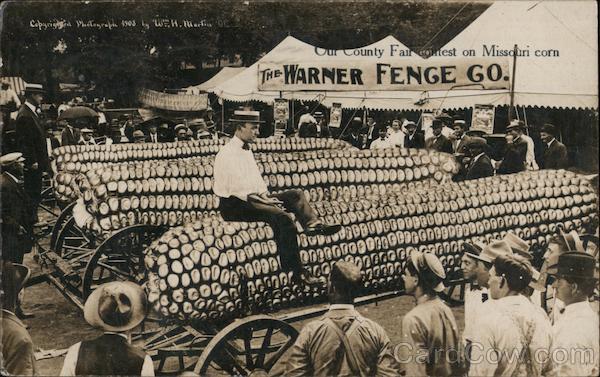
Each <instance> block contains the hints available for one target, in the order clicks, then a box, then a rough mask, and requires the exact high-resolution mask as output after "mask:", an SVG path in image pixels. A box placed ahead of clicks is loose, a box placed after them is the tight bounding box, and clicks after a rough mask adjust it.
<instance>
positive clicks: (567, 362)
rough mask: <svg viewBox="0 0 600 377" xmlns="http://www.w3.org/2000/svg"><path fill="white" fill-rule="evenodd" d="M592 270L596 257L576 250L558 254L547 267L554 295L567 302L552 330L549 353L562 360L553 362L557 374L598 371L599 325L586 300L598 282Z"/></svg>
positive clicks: (595, 374)
mask: <svg viewBox="0 0 600 377" xmlns="http://www.w3.org/2000/svg"><path fill="white" fill-rule="evenodd" d="M595 270H596V260H595V258H594V257H593V256H591V255H590V254H587V253H582V252H578V251H570V252H567V253H564V254H561V255H560V256H559V257H558V263H557V264H555V265H553V266H550V268H549V269H548V273H549V274H550V275H551V276H553V277H554V278H555V280H554V283H553V285H552V286H553V287H554V289H555V292H556V296H557V298H558V299H560V300H561V301H562V302H564V304H565V305H566V306H565V310H564V313H563V314H562V315H561V317H560V318H559V319H558V320H557V321H556V323H555V324H554V326H553V329H552V330H553V333H554V342H553V344H552V351H553V352H552V354H553V355H559V354H560V355H562V362H560V363H558V362H557V365H556V372H557V375H559V376H597V375H598V373H600V366H599V365H600V364H599V354H600V337H599V335H598V328H599V326H600V324H599V321H598V313H597V312H596V311H594V310H593V309H592V307H591V306H590V302H589V301H588V300H589V297H590V296H591V295H592V293H593V292H594V288H595V287H596V286H597V284H598V282H597V277H596V275H595ZM565 358H566V359H565Z"/></svg>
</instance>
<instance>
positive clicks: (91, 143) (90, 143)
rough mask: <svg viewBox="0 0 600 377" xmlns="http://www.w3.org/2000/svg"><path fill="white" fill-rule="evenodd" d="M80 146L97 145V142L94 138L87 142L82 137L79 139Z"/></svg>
mask: <svg viewBox="0 0 600 377" xmlns="http://www.w3.org/2000/svg"><path fill="white" fill-rule="evenodd" d="M79 144H82V145H96V140H94V138H93V137H92V138H90V140H88V141H86V140H85V139H84V138H83V136H81V137H80V138H79Z"/></svg>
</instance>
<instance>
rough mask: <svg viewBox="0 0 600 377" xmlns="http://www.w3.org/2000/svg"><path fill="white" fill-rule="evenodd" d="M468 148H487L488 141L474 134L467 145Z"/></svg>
mask: <svg viewBox="0 0 600 377" xmlns="http://www.w3.org/2000/svg"><path fill="white" fill-rule="evenodd" d="M465 146H466V147H467V148H485V147H487V141H486V140H485V139H484V138H482V137H478V136H473V137H471V139H470V140H469V141H468V142H467V143H466V145H465Z"/></svg>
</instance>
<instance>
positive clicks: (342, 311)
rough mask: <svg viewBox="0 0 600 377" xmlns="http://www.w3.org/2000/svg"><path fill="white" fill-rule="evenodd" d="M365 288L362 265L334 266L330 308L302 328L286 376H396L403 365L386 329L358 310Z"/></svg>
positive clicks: (340, 264)
mask: <svg viewBox="0 0 600 377" xmlns="http://www.w3.org/2000/svg"><path fill="white" fill-rule="evenodd" d="M361 289H362V276H361V271H360V268H359V267H358V266H356V265H355V264H353V263H350V262H346V261H338V262H336V263H335V264H334V265H333V266H332V267H331V273H330V274H329V281H328V284H327V292H328V295H329V303H330V305H329V311H327V313H325V315H324V316H323V317H322V318H320V319H318V320H316V321H313V322H311V323H309V324H307V325H306V326H304V328H302V331H301V332H300V335H299V336H298V338H297V339H296V342H295V343H294V345H293V346H292V348H291V350H290V351H289V352H290V354H289V357H288V360H287V366H286V370H285V375H286V376H337V375H342V376H349V375H352V376H397V375H398V374H399V371H400V368H399V365H398V363H397V361H396V359H395V358H394V356H393V354H392V349H391V343H390V339H389V337H388V335H387V334H386V332H385V330H384V329H383V328H382V327H381V326H379V325H378V324H377V323H375V322H373V321H371V320H369V319H367V318H364V317H363V316H361V315H360V313H358V312H357V311H356V310H355V309H354V305H353V304H354V298H355V297H356V296H357V295H358V294H359V293H360V291H361Z"/></svg>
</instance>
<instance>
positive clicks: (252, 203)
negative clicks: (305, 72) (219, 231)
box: [213, 110, 341, 285]
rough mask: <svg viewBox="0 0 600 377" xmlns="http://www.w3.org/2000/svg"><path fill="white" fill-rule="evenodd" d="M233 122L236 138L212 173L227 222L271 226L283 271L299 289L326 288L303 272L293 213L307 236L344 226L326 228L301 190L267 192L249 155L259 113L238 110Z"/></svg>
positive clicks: (214, 185) (223, 152) (329, 231)
mask: <svg viewBox="0 0 600 377" xmlns="http://www.w3.org/2000/svg"><path fill="white" fill-rule="evenodd" d="M230 122H231V123H233V124H235V125H236V126H235V127H236V128H235V134H234V136H233V138H232V139H231V140H230V141H229V142H228V143H227V144H225V145H224V146H223V147H222V148H221V150H220V151H219V153H217V156H216V157H215V164H214V169H213V170H214V184H213V191H214V193H215V194H216V195H217V196H218V197H219V211H220V212H221V215H222V216H223V218H224V219H225V220H227V221H264V222H266V223H268V224H269V225H270V226H271V227H272V228H273V232H274V234H275V242H276V243H277V249H278V252H279V256H280V258H281V267H282V269H283V270H284V271H292V272H293V273H294V275H293V279H294V280H296V281H297V282H299V283H302V284H307V285H319V284H324V281H321V280H320V279H317V278H316V277H314V276H313V275H312V274H311V272H310V270H308V269H306V268H304V267H303V266H302V262H301V261H300V255H299V247H298V237H297V234H298V230H297V226H296V223H295V222H294V220H293V218H292V217H291V213H293V214H294V215H295V217H296V219H297V220H298V222H300V224H301V225H302V228H303V229H304V232H305V233H306V234H307V235H309V236H315V235H319V234H321V235H332V234H335V233H337V232H339V231H340V229H341V225H339V224H324V223H323V222H322V221H321V220H320V219H319V218H318V217H317V214H316V213H315V211H314V210H313V209H312V208H311V206H310V203H309V202H308V200H307V199H306V197H305V195H304V193H303V192H302V191H301V190H286V191H283V192H279V193H277V194H271V193H270V192H269V188H268V187H267V185H266V183H265V181H264V180H263V178H262V176H261V173H260V170H259V168H258V165H257V164H256V160H255V159H254V155H253V154H252V151H251V149H250V143H253V142H254V141H255V140H256V137H257V135H258V125H259V124H260V123H261V120H260V113H259V112H258V111H252V110H237V111H235V113H234V118H232V119H230Z"/></svg>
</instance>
